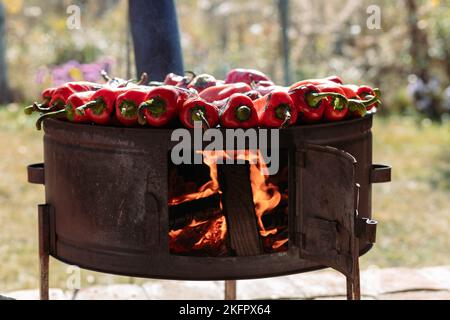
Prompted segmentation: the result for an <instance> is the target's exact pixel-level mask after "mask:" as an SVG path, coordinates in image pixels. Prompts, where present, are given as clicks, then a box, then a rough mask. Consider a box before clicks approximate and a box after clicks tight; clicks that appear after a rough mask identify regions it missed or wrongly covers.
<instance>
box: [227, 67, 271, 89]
mask: <svg viewBox="0 0 450 320" xmlns="http://www.w3.org/2000/svg"><path fill="white" fill-rule="evenodd" d="M259 81H270V79H269V77H268V76H266V75H265V74H264V73H262V72H261V71H258V70H254V69H241V68H238V69H233V70H231V71H230V72H228V74H227V76H226V78H225V83H236V82H245V83H246V84H248V85H251V84H252V83H255V82H256V83H258V82H259Z"/></svg>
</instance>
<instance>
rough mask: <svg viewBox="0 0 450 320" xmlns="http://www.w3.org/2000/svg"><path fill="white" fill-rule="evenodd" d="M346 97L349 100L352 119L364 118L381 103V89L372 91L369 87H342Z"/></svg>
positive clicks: (351, 85) (350, 85) (349, 85)
mask: <svg viewBox="0 0 450 320" xmlns="http://www.w3.org/2000/svg"><path fill="white" fill-rule="evenodd" d="M341 88H342V89H343V90H344V93H345V96H346V97H347V99H349V104H348V109H349V113H350V116H351V117H354V118H360V117H364V116H365V115H366V113H367V111H368V110H371V109H373V108H374V107H376V106H377V105H378V104H379V103H380V101H379V99H378V98H379V95H380V91H379V89H375V90H374V89H372V88H370V87H368V86H362V87H359V86H357V85H353V84H348V85H342V86H341Z"/></svg>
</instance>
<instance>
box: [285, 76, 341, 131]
mask: <svg viewBox="0 0 450 320" xmlns="http://www.w3.org/2000/svg"><path fill="white" fill-rule="evenodd" d="M333 95H335V94H334V93H321V92H320V90H319V88H318V87H317V86H315V85H313V84H306V85H303V86H300V87H297V88H295V89H293V90H291V91H289V96H290V97H291V99H292V102H293V103H294V107H295V108H297V111H298V117H299V119H301V121H303V122H305V123H314V122H318V121H320V120H322V118H323V113H324V111H325V105H326V103H324V101H323V100H324V99H326V98H328V97H331V96H333Z"/></svg>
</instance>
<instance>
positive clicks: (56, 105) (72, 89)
mask: <svg viewBox="0 0 450 320" xmlns="http://www.w3.org/2000/svg"><path fill="white" fill-rule="evenodd" d="M102 87H103V86H102V85H100V84H98V83H92V82H85V81H81V82H69V83H66V84H65V85H63V86H61V87H59V88H58V89H56V90H55V92H54V94H53V96H52V100H51V101H50V103H49V110H46V111H52V110H61V109H64V106H65V105H66V102H67V99H69V97H70V96H71V95H72V94H74V93H77V92H85V91H97V90H99V89H101V88H102Z"/></svg>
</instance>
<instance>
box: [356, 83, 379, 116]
mask: <svg viewBox="0 0 450 320" xmlns="http://www.w3.org/2000/svg"><path fill="white" fill-rule="evenodd" d="M356 93H357V94H358V96H359V97H360V98H361V99H371V98H372V97H377V98H380V95H381V93H380V90H379V89H372V88H371V87H369V86H360V87H358V89H357V91H356ZM379 105H380V101H378V102H376V103H373V104H371V105H369V106H367V108H366V110H367V111H372V110H373V109H374V108H376V107H378V106H379Z"/></svg>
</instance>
